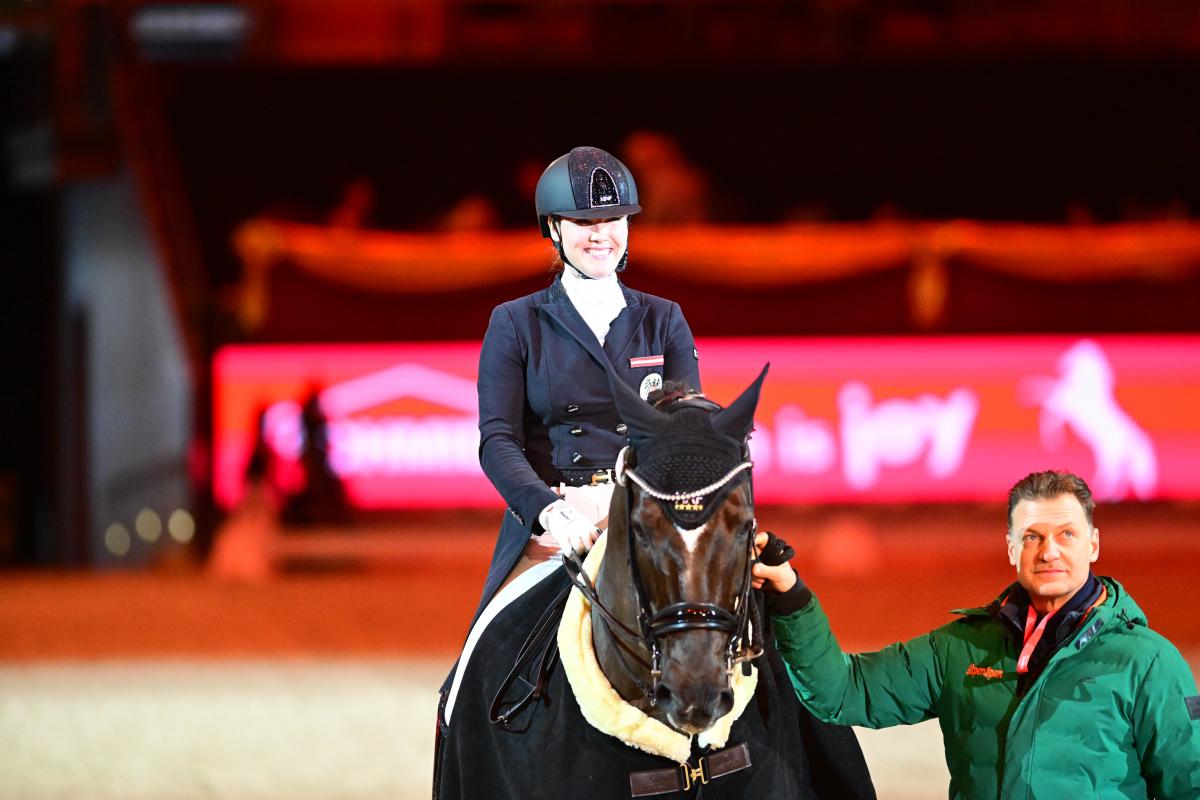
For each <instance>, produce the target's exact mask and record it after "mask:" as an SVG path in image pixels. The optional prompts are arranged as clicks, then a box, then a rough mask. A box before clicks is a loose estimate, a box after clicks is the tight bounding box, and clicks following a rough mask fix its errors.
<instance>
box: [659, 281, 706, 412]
mask: <svg viewBox="0 0 1200 800" xmlns="http://www.w3.org/2000/svg"><path fill="white" fill-rule="evenodd" d="M699 358H700V355H699V352H698V351H697V350H696V340H695V339H694V338H693V337H692V329H691V328H689V327H688V324H687V320H686V319H684V318H683V309H681V308H680V307H679V304H678V303H671V316H670V317H669V318H668V321H667V345H666V352H665V353H664V354H663V378H664V379H665V380H668V381H683V382H684V383H685V384H686V385H687V386H689V387H691V388H692V389H695V390H696V391H697V392H699V391H702V389H701V386H700V362H699Z"/></svg>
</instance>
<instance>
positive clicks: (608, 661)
mask: <svg viewBox="0 0 1200 800" xmlns="http://www.w3.org/2000/svg"><path fill="white" fill-rule="evenodd" d="M627 523H628V512H627V511H626V502H625V492H623V491H621V490H620V489H618V490H617V491H616V492H614V493H613V501H612V505H611V507H610V509H609V515H608V534H607V535H606V537H605V539H606V542H605V546H604V559H603V560H602V561H601V562H600V568H599V570H598V571H597V573H596V592H597V594H598V595H599V597H600V602H601V603H603V604H604V607H605V608H607V609H608V610H609V611H610V612H612V614H613V615H614V616H615V617H616V618H617V619H619V620H621V622H623V623H624V624H625V625H626V626H628V627H629V628H630V629H631V630H634V631H637V630H638V621H637V602H636V593H635V591H634V588H633V573H632V571H631V569H630V552H629V533H628V528H627ZM614 635H616V634H613V633H612V632H611V631H610V630H609V626H608V623H607V621H606V620H605V619H604V617H603V616H602V615H601V613H600V612H599V611H598V610H596V609H595V608H593V609H592V644H593V645H594V647H595V649H596V660H597V662H599V664H600V669H601V670H602V671H603V672H604V675H605V677H606V678H608V682H609V683H610V684H612V687H613V688H614V689H615V690H616V691H617V694H619V695H621V697H622V698H623V699H625V700H626V701H627V702H630V703H640V702H641V701H642V700H644V699H645V697H644V694H643V692H642V690H641V689H640V688H639V687H638V685H637V683H636V682H635V681H634V679H633V676H631V675H630V672H631V671H632V673H633V675H634V676H636V677H637V680H639V681H641V682H642V685H643V686H648V685H649V684H650V673H649V670H647V669H646V668H644V667H643V666H642V665H641V664H639V663H638V662H637V661H636V660H634V659H633V658H632V657H631V656H629V654H627V653H625V652H624V651H622V650H621V648H620V647H619V646H618V645H617V644H616V643H615V642H614V641H613V636H614ZM625 643H626V644H627V645H631V646H634V649H635V650H636V651H638V652H640V653H642V657H643V658H645V659H646V660H647V661H649V660H650V652H649V650H648V649H647V648H645V647H644V646H643V645H641V644H640V643H638V644H636V645H635V644H634V643H633V642H629V641H626V642H625ZM647 713H651V712H650V710H649V709H647Z"/></svg>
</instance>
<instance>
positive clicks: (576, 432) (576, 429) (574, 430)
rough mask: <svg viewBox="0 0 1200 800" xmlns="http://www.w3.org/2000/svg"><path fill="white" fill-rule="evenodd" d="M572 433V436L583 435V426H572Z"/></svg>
mask: <svg viewBox="0 0 1200 800" xmlns="http://www.w3.org/2000/svg"><path fill="white" fill-rule="evenodd" d="M571 435H572V436H583V428H581V427H579V426H578V425H576V426H575V427H574V428H571Z"/></svg>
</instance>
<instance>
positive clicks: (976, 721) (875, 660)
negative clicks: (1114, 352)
mask: <svg viewBox="0 0 1200 800" xmlns="http://www.w3.org/2000/svg"><path fill="white" fill-rule="evenodd" d="M1094 508H1095V503H1094V501H1093V500H1092V494H1091V491H1090V490H1089V489H1088V487H1087V484H1086V483H1084V481H1083V480H1082V479H1081V478H1079V477H1078V476H1076V475H1072V474H1070V473H1062V472H1038V473H1033V474H1031V475H1028V476H1027V477H1025V478H1024V479H1022V480H1021V481H1020V482H1018V483H1017V484H1016V486H1014V487H1013V488H1012V490H1011V491H1010V492H1009V498H1008V553H1009V561H1010V562H1011V563H1012V564H1013V566H1015V567H1016V571H1017V582H1016V583H1014V584H1013V585H1012V586H1010V587H1008V588H1007V589H1005V590H1004V592H1003V593H1001V595H1000V596H999V597H998V598H997V599H996V600H994V601H992V602H991V603H989V604H988V605H986V606H984V607H982V608H969V609H961V610H959V611H956V612H955V613H958V614H961V615H962V616H961V618H960V619H957V620H955V621H954V622H951V623H949V624H947V625H943V626H942V627H940V628H937V629H936V630H933V631H931V632H930V633H928V634H926V635H924V636H920V637H918V638H916V639H912V640H911V641H908V642H899V643H896V644H893V645H891V646H889V647H886V648H884V649H883V650H880V651H879V652H875V653H859V654H856V655H849V654H846V653H844V652H842V649H841V648H840V647H839V646H838V643H837V641H836V640H835V639H834V637H833V634H832V633H831V632H830V629H829V620H828V618H827V617H826V616H825V612H824V611H823V610H822V609H821V604H820V603H819V602H818V600H817V598H816V597H814V596H813V594H812V592H811V591H810V590H808V589H807V588H806V587H805V586H804V584H803V583H802V582H800V581H799V579H798V578H797V577H796V574H795V572H793V571H792V569H791V567H790V566H789V565H788V564H786V563H785V564H783V565H781V566H779V567H767V566H766V565H764V564H756V565H755V566H754V575H755V579H756V583H758V584H759V585H761V584H762V583H766V584H767V590H768V593H769V598H770V599H769V605H770V606H771V610H772V613H773V621H774V624H775V635H776V638H777V640H778V646H779V652H780V654H781V655H782V656H783V658H784V660H785V661H786V662H787V664H788V670H789V672H790V674H791V679H792V683H793V684H794V685H795V688H796V694H797V695H798V696H799V697H800V700H801V701H802V702H803V703H804V704H805V705H806V706H807V707H808V708H809V710H810V711H812V712H813V713H814V714H815V715H816V716H817V717H819V718H821V719H823V720H825V721H826V722H833V723H838V724H841V725H862V726H865V727H868V728H884V727H888V726H891V725H911V724H913V723H917V722H921V721H923V720H927V719H930V718H931V717H937V718H938V721H939V723H940V724H941V728H942V737H943V739H944V741H945V750H946V765H947V766H948V767H949V769H950V797H952V798H987V800H997V799H999V800H1018V798H1056V799H1057V798H1068V799H1070V800H1074V799H1075V798H1145V797H1152V798H1200V697H1198V696H1197V691H1196V682H1195V680H1194V678H1193V677H1192V673H1191V670H1190V669H1189V668H1188V665H1187V663H1186V662H1185V661H1184V660H1183V658H1182V656H1180V654H1179V651H1178V650H1177V649H1176V648H1175V646H1174V645H1172V644H1171V643H1170V642H1169V641H1168V640H1167V639H1165V638H1164V637H1163V636H1161V635H1160V634H1158V633H1155V632H1154V631H1152V630H1150V628H1149V627H1147V624H1146V617H1145V615H1144V614H1143V613H1142V610H1141V609H1140V608H1138V606H1137V604H1136V603H1135V602H1134V601H1133V598H1132V597H1130V596H1129V594H1128V593H1126V591H1125V590H1124V589H1123V588H1122V586H1121V584H1119V583H1118V582H1117V581H1115V580H1112V579H1111V578H1104V577H1096V576H1093V575H1092V573H1091V567H1090V565H1091V563H1092V562H1094V561H1095V560H1096V558H1097V557H1098V556H1099V554H1100V532H1099V530H1097V529H1096V528H1095V527H1093V525H1092V512H1093V509H1094ZM766 541H767V536H766V534H760V536H759V544H760V547H761V546H764V545H765V544H766Z"/></svg>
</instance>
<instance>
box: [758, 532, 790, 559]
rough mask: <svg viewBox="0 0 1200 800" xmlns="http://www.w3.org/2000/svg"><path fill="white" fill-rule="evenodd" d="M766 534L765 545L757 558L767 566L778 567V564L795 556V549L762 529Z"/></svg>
mask: <svg viewBox="0 0 1200 800" xmlns="http://www.w3.org/2000/svg"><path fill="white" fill-rule="evenodd" d="M764 533H766V534H767V545H766V547H764V548H763V549H762V552H761V553H759V554H758V560H759V561H760V562H761V563H763V564H766V565H767V566H768V567H778V566H779V565H780V564H782V563H784V562H786V561H791V560H792V559H793V558H795V557H796V551H795V550H793V549H792V546H791V545H790V544H788V543H787V542H785V541H784V540H783V539H780V538H779V537H778V536H776V535H775V534H773V533H771V532H770V531H764Z"/></svg>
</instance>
